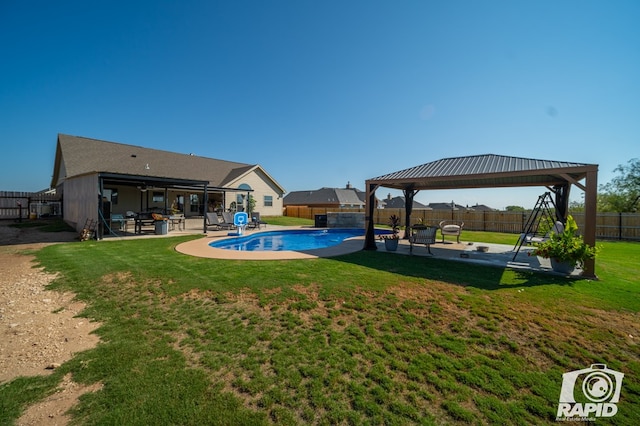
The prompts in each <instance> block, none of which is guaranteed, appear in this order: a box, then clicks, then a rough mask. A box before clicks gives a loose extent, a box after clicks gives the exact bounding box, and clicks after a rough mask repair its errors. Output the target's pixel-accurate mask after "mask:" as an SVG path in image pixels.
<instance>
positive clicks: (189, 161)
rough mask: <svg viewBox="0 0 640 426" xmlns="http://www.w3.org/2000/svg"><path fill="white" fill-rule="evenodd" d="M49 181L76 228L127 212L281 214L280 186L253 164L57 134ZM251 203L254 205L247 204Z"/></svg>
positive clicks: (281, 191) (104, 221)
mask: <svg viewBox="0 0 640 426" xmlns="http://www.w3.org/2000/svg"><path fill="white" fill-rule="evenodd" d="M51 187H52V188H55V189H56V191H57V194H58V195H59V196H60V197H61V199H62V211H63V219H64V220H65V221H66V222H67V223H69V224H71V225H72V226H75V228H76V229H77V230H78V231H80V230H81V229H82V228H83V227H84V225H85V224H86V223H87V222H88V221H95V222H94V223H98V224H101V223H106V221H109V220H110V218H111V215H113V214H119V215H126V214H127V212H130V211H131V212H136V213H138V212H161V213H181V214H184V215H185V217H193V216H200V217H204V212H205V211H215V210H218V211H223V210H231V211H243V210H247V209H248V208H249V207H251V208H250V209H251V210H254V211H258V212H260V213H261V214H262V215H263V216H264V215H282V199H283V195H284V193H285V190H284V188H283V187H282V186H281V185H280V184H279V183H278V182H277V181H276V180H275V179H274V178H273V177H271V175H269V173H267V171H266V170H264V169H263V168H262V167H261V166H260V165H257V164H244V163H236V162H231V161H224V160H218V159H213V158H206V157H200V156H197V155H193V154H181V153H176V152H169V151H161V150H157V149H151V148H144V147H141V146H135V145H127V144H122V143H116V142H108V141H102V140H97V139H91V138H86V137H79V136H70V135H64V134H59V135H58V142H57V147H56V156H55V164H54V170H53V177H52V180H51ZM250 204H253V205H252V206H250Z"/></svg>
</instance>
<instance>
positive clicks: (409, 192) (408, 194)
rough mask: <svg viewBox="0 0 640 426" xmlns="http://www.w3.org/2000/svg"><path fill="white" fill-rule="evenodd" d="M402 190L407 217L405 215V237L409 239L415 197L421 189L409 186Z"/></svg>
mask: <svg viewBox="0 0 640 426" xmlns="http://www.w3.org/2000/svg"><path fill="white" fill-rule="evenodd" d="M402 192H404V211H405V217H404V224H405V227H404V237H403V239H405V240H408V239H409V235H410V229H409V228H410V225H411V213H412V212H413V198H414V197H415V196H416V194H417V193H418V192H419V191H417V190H414V189H411V188H408V189H405V190H403V191H402Z"/></svg>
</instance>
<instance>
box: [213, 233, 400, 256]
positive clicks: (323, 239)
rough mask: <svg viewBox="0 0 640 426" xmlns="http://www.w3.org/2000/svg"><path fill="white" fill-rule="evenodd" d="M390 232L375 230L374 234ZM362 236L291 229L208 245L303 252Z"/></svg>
mask: <svg viewBox="0 0 640 426" xmlns="http://www.w3.org/2000/svg"><path fill="white" fill-rule="evenodd" d="M388 232H390V231H384V230H376V234H380V233H388ZM363 235H364V229H358V228H353V229H352V228H345V229H342V228H332V229H293V230H286V231H267V232H258V233H255V234H251V235H245V236H240V237H235V238H229V239H224V240H219V241H214V242H212V243H209V246H210V247H213V248H218V249H225V250H238V251H285V250H286V251H303V250H317V249H322V248H327V247H332V246H335V245H338V244H340V243H342V242H343V241H344V240H346V239H348V238H353V237H361V236H363Z"/></svg>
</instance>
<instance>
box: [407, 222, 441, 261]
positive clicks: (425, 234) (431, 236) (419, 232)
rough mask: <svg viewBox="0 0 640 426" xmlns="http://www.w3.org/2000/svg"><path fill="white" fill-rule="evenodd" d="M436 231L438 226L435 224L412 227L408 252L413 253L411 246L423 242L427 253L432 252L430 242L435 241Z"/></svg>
mask: <svg viewBox="0 0 640 426" xmlns="http://www.w3.org/2000/svg"><path fill="white" fill-rule="evenodd" d="M436 232H438V227H436V226H427V227H422V226H421V227H419V228H412V232H411V235H410V236H409V254H413V246H414V245H415V244H424V245H425V246H427V251H428V252H429V254H433V253H431V244H435V242H436Z"/></svg>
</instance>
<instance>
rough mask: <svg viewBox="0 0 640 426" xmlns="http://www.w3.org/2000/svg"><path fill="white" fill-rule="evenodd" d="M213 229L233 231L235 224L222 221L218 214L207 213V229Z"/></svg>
mask: <svg viewBox="0 0 640 426" xmlns="http://www.w3.org/2000/svg"><path fill="white" fill-rule="evenodd" d="M210 226H211V227H213V228H215V229H216V230H221V229H231V228H232V227H233V224H228V223H225V222H223V221H221V220H220V217H218V214H217V213H207V228H208V227H210Z"/></svg>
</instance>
